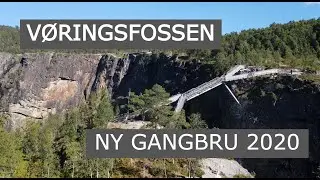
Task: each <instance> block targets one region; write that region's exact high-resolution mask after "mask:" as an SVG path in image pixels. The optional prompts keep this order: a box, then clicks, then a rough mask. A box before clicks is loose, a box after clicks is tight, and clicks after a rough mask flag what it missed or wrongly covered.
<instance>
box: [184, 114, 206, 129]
mask: <svg viewBox="0 0 320 180" xmlns="http://www.w3.org/2000/svg"><path fill="white" fill-rule="evenodd" d="M188 120H189V124H190V128H192V129H205V128H208V125H207V124H206V121H205V120H203V119H201V115H200V114H199V113H196V114H191V115H190V117H189V118H188Z"/></svg>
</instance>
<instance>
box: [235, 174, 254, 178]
mask: <svg viewBox="0 0 320 180" xmlns="http://www.w3.org/2000/svg"><path fill="white" fill-rule="evenodd" d="M233 178H252V177H251V176H248V175H245V174H236V175H234V176H233Z"/></svg>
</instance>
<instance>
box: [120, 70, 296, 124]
mask: <svg viewBox="0 0 320 180" xmlns="http://www.w3.org/2000/svg"><path fill="white" fill-rule="evenodd" d="M277 74H278V75H289V76H298V75H301V74H302V72H301V71H300V70H297V69H264V68H262V67H250V66H245V65H237V66H234V67H233V68H231V69H230V70H229V71H228V72H226V73H225V74H224V75H222V76H220V77H216V78H214V79H212V80H210V81H208V82H205V83H203V84H201V85H199V86H197V87H195V88H192V89H190V90H188V91H186V92H184V93H182V94H176V95H174V96H171V97H170V98H169V99H168V103H166V105H169V104H171V103H174V102H176V101H178V102H177V105H176V107H175V112H176V113H179V112H180V111H181V110H182V108H183V106H184V104H185V103H186V102H187V101H189V100H191V99H193V98H196V97H198V96H200V95H202V94H204V93H206V92H208V91H210V90H212V89H214V88H216V87H218V86H220V85H222V84H224V85H225V87H226V88H227V89H228V91H229V92H230V93H231V95H232V96H233V98H234V99H235V100H236V101H237V103H239V101H238V100H237V98H236V96H235V95H234V94H233V93H232V91H231V90H230V88H228V86H227V85H226V84H225V82H229V81H236V80H241V79H249V78H253V77H258V76H272V75H277ZM137 115H139V114H137V113H131V114H125V115H121V116H119V117H117V119H128V118H132V117H135V116H137Z"/></svg>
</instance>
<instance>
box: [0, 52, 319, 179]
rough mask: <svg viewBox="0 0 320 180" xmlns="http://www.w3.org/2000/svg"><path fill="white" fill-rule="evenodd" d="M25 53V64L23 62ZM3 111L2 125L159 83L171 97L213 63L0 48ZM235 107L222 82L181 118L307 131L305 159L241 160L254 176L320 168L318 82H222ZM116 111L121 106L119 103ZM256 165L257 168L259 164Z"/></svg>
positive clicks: (210, 74) (209, 72)
mask: <svg viewBox="0 0 320 180" xmlns="http://www.w3.org/2000/svg"><path fill="white" fill-rule="evenodd" d="M23 58H25V59H26V62H22V61H21V60H22V59H23ZM0 67H1V68H0V77H1V78H0V101H1V105H0V108H1V111H2V112H5V113H8V114H9V115H10V116H11V120H10V123H9V124H8V128H16V127H21V126H23V124H24V122H25V119H26V118H35V119H39V120H41V119H43V118H45V117H46V116H47V115H48V114H49V113H56V112H61V111H63V110H64V109H67V108H69V107H72V106H75V105H77V104H78V103H79V102H81V101H82V100H83V99H85V98H86V97H88V95H89V94H90V93H91V92H92V91H96V90H97V89H99V88H101V87H106V88H107V89H108V91H109V93H110V94H111V95H112V97H113V100H114V104H115V105H116V106H119V107H121V104H123V103H125V102H122V101H121V98H119V97H121V96H127V95H128V91H129V90H130V91H133V92H135V93H137V94H139V93H141V92H143V91H144V89H147V88H150V87H151V86H152V85H154V84H156V83H157V84H160V85H162V86H163V87H165V89H166V90H167V91H168V92H170V93H171V94H172V95H173V94H176V93H179V92H181V93H182V92H184V91H186V90H188V89H190V88H193V87H195V86H197V85H200V84H201V83H204V82H206V81H208V80H211V79H213V78H214V77H215V75H216V73H215V69H214V67H213V66H212V65H205V64H201V63H199V62H197V61H183V60H176V57H173V56H172V57H168V56H165V55H163V54H153V55H147V54H129V55H124V56H123V57H121V58H117V57H115V56H114V55H112V54H103V55H102V54H63V53H34V54H20V55H13V54H8V53H0ZM228 85H229V87H232V90H233V91H234V92H235V94H236V96H237V97H238V98H239V100H240V103H241V105H238V104H237V103H236V102H235V101H234V99H233V98H232V97H231V95H230V94H229V93H228V91H227V90H226V89H225V88H224V87H223V86H220V87H218V88H216V89H214V90H212V91H209V92H207V93H205V94H203V95H201V96H199V97H198V98H195V99H193V100H191V101H188V102H187V103H186V106H185V110H186V113H187V115H188V114H191V113H195V112H200V113H201V115H202V117H203V118H204V119H206V120H207V123H208V125H209V126H210V127H218V128H308V129H309V130H310V158H309V159H274V160H272V159H271V160H270V159H265V160H264V159H242V160H239V162H240V163H241V164H242V165H243V166H244V167H245V168H247V169H248V170H249V171H250V172H252V171H254V172H255V173H256V177H315V174H314V172H315V171H316V169H317V167H318V166H319V165H320V157H319V153H318V152H319V150H320V139H319V137H320V134H319V133H320V131H319V129H320V123H319V122H320V111H319V109H320V87H319V85H316V84H314V83H312V82H308V81H303V80H300V79H293V78H288V77H276V78H274V79H270V78H257V79H252V80H246V81H237V82H232V83H229V84H228ZM120 111H121V108H120ZM257 164H259V165H257Z"/></svg>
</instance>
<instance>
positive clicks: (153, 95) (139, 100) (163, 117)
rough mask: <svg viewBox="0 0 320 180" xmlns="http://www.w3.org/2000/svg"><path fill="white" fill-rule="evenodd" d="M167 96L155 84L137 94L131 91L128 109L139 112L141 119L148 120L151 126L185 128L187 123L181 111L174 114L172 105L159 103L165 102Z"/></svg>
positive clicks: (163, 90) (168, 95)
mask: <svg viewBox="0 0 320 180" xmlns="http://www.w3.org/2000/svg"><path fill="white" fill-rule="evenodd" d="M169 97H170V94H169V93H167V92H166V91H165V89H164V88H163V87H161V86H160V85H158V84H156V85H154V86H153V87H152V88H151V89H147V90H145V91H144V93H143V94H141V95H139V96H138V95H136V94H134V93H132V94H131V95H130V102H129V109H130V110H131V111H133V112H139V113H141V115H142V117H143V119H144V120H147V121H150V122H151V123H152V126H153V127H157V125H160V126H162V127H164V128H175V129H181V128H187V127H188V124H187V123H186V120H185V117H184V114H183V112H182V113H181V114H180V115H179V116H176V115H175V114H174V110H173V109H172V106H170V105H161V104H159V103H163V104H165V103H166V101H167V100H168V98H169ZM160 105H161V106H160Z"/></svg>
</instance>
